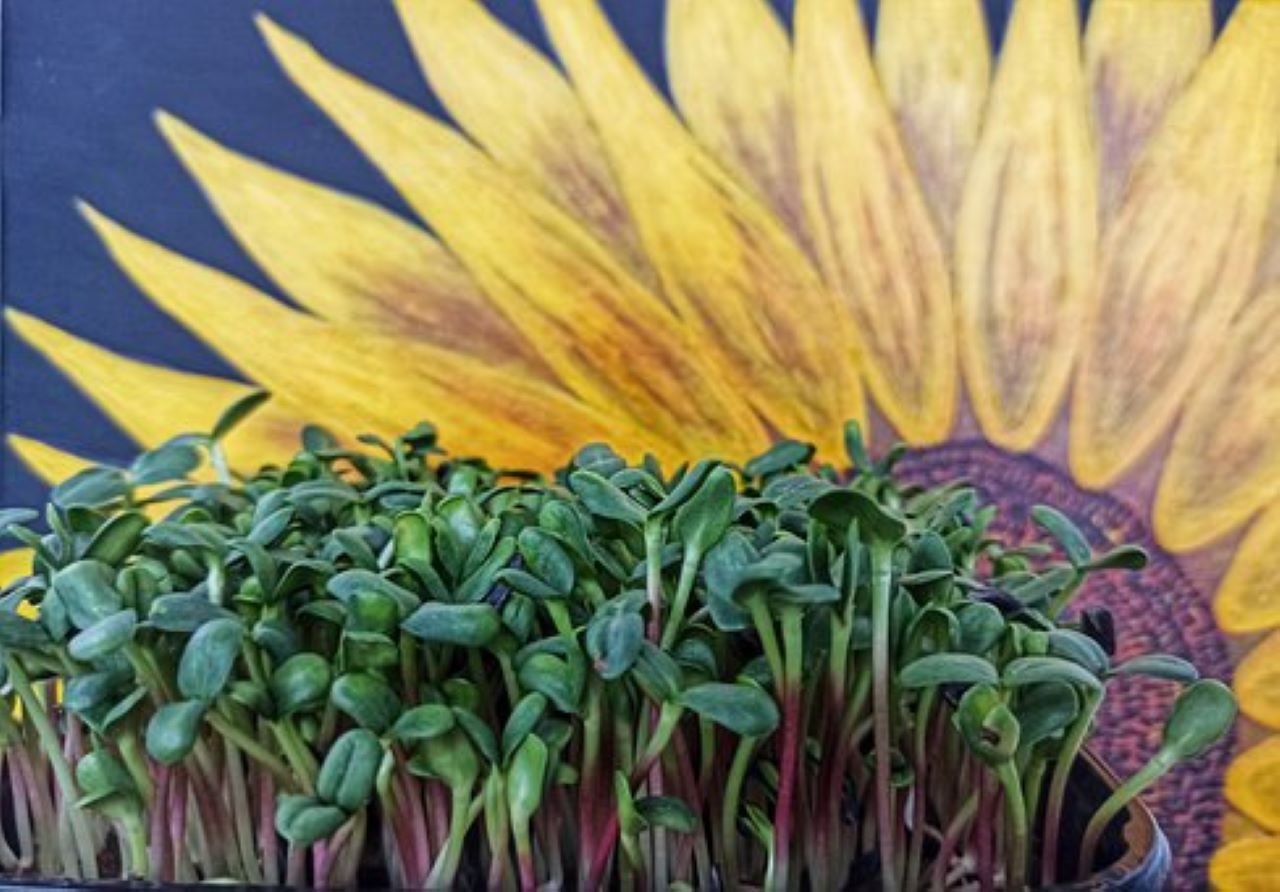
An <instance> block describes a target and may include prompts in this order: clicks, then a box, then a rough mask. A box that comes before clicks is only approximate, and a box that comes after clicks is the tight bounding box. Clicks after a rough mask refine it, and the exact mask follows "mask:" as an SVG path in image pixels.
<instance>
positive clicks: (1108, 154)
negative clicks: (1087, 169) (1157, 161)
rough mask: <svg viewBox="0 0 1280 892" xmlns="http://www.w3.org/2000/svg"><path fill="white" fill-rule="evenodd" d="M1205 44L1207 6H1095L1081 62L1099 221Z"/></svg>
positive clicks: (1142, 0)
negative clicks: (1093, 137) (1093, 136)
mask: <svg viewBox="0 0 1280 892" xmlns="http://www.w3.org/2000/svg"><path fill="white" fill-rule="evenodd" d="M1211 43H1213V8H1212V2H1211V0H1173V2H1161V3H1152V2H1151V0H1096V2H1095V3H1094V4H1093V7H1092V9H1091V10H1090V12H1089V25H1088V27H1087V28H1086V29H1085V36H1084V55H1085V68H1086V70H1087V71H1088V76H1089V91H1090V93H1091V95H1092V98H1093V117H1094V124H1095V128H1096V131H1097V134H1098V144H1099V145H1098V149H1099V156H1100V159H1101V166H1102V211H1103V214H1104V215H1109V214H1110V213H1111V211H1112V210H1114V208H1115V207H1116V205H1117V204H1118V203H1119V200H1120V195H1121V193H1122V192H1123V191H1124V186H1125V183H1126V182H1127V181H1128V179H1129V171H1130V170H1131V169H1132V167H1133V162H1134V160H1135V159H1136V158H1137V157H1138V153H1139V151H1140V150H1141V149H1142V147H1143V146H1145V145H1146V143H1147V138H1148V137H1149V136H1150V135H1151V132H1152V130H1153V129H1155V126H1156V125H1157V124H1158V123H1159V122H1160V119H1161V118H1162V117H1164V113H1165V109H1167V108H1168V106H1169V103H1170V102H1171V101H1172V100H1173V99H1174V97H1176V96H1177V95H1178V94H1179V93H1181V92H1182V88H1183V87H1184V86H1185V85H1186V83H1187V81H1189V80H1190V79H1191V76H1192V75H1193V74H1194V73H1195V70H1196V68H1197V66H1199V64H1200V60H1201V59H1203V58H1204V55H1205V53H1207V52H1208V51H1209V45H1210V44H1211Z"/></svg>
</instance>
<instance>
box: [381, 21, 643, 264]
mask: <svg viewBox="0 0 1280 892" xmlns="http://www.w3.org/2000/svg"><path fill="white" fill-rule="evenodd" d="M396 9H397V10H398V11H399V13H400V19H401V21H403V22H404V27H405V31H406V32H407V33H408V35H409V41H410V43H412V44H413V49H414V52H415V53H416V54H417V56H418V60H419V62H420V63H421V65H422V68H423V70H424V71H425V73H426V76H427V80H428V81H430V83H431V88H432V90H434V91H435V94H436V95H437V96H438V97H440V100H441V102H443V103H444V105H445V107H446V108H448V110H449V113H450V114H451V115H452V116H453V118H454V120H456V121H457V122H458V123H459V124H460V125H462V127H463V128H464V129H465V130H466V131H467V133H469V134H470V135H471V136H472V137H473V138H474V139H475V140H476V142H478V143H479V144H480V145H482V146H484V147H485V149H487V150H488V151H489V153H490V154H492V155H493V157H494V158H496V159H497V160H498V161H499V162H500V163H502V164H503V165H505V166H506V167H508V168H509V169H511V170H513V171H517V172H518V173H520V174H521V175H523V176H525V177H527V178H528V179H529V181H530V182H531V183H533V184H534V185H535V186H536V187H537V188H538V189H540V190H541V191H542V192H543V193H544V194H545V195H547V196H548V197H549V198H551V199H552V200H553V201H555V202H556V203H557V204H559V205H560V206H561V207H563V208H564V209H565V210H567V211H568V212H569V213H570V214H572V215H573V217H574V218H575V219H576V220H578V221H579V222H580V223H583V224H585V225H586V226H587V227H588V228H590V229H591V230H592V231H593V232H594V233H596V234H597V235H598V236H599V237H600V238H601V239H602V240H603V241H604V242H605V244H607V245H608V246H609V247H610V248H611V249H613V251H614V253H615V254H616V255H617V256H618V257H619V258H621V259H623V260H624V261H626V263H627V264H628V265H629V266H630V268H631V269H632V271H633V272H636V273H638V274H639V275H640V276H641V278H644V279H648V278H649V277H650V276H651V270H650V268H649V263H648V260H647V259H646V258H645V256H644V252H643V251H642V250H641V248H640V243H639V238H638V237H637V235H636V231H635V226H634V224H633V223H632V221H631V215H630V212H629V211H628V210H627V206H626V204H625V203H624V202H623V200H622V195H621V193H620V191H619V189H618V185H617V183H616V182H615V180H614V178H613V174H612V173H611V172H610V170H609V164H608V161H607V160H606V158H605V154H604V149H603V147H602V146H601V145H600V139H599V137H598V136H597V135H596V133H595V131H594V130H593V129H592V127H591V123H590V121H589V120H588V118H587V114H586V112H585V111H584V110H583V108H582V103H581V102H579V101H578V97H577V96H575V95H574V93H573V89H572V88H571V87H570V86H569V84H568V83H567V82H566V81H565V79H564V76H563V75H562V74H560V72H559V71H557V70H556V67H555V66H554V65H553V64H552V63H551V62H550V61H549V60H547V59H546V58H544V57H543V56H542V55H541V54H540V53H539V52H538V51H537V50H535V49H534V48H533V47H531V46H530V45H529V44H528V43H526V42H525V41H524V40H523V39H522V38H521V37H519V36H517V35H516V34H513V33H512V32H511V31H510V30H509V29H508V28H506V27H505V26H504V25H502V24H501V23H500V22H499V21H498V20H497V19H496V18H494V17H493V15H491V14H490V13H489V12H488V11H486V10H485V8H484V4H483V3H481V2H479V0H431V2H427V3H424V2H422V0H396Z"/></svg>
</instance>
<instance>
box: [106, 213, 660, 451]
mask: <svg viewBox="0 0 1280 892" xmlns="http://www.w3.org/2000/svg"><path fill="white" fill-rule="evenodd" d="M90 220H91V222H92V223H93V226H94V228H95V229H96V230H97V232H98V234H99V236H100V237H101V238H102V239H103V241H104V242H105V243H106V245H107V248H108V250H109V251H110V252H111V254H112V256H113V257H114V258H115V260H116V262H117V263H118V264H119V265H120V266H121V267H122V268H123V269H124V270H125V272H126V273H128V275H129V276H130V278H132V279H133V280H134V282H135V283H136V284H137V285H138V287H139V288H141V289H142V290H143V291H144V292H145V293H146V294H147V295H148V296H149V297H150V298H151V299H152V300H153V301H154V302H155V303H156V304H157V305H158V306H159V307H161V309H163V310H165V311H166V312H167V313H169V314H170V315H172V316H174V317H175V318H176V319H177V320H178V321H179V322H181V323H182V324H184V325H185V326H187V327H188V328H189V329H191V331H193V332H194V333H195V334H197V335H199V336H200V337H201V338H202V339H203V340H204V341H205V342H206V343H208V344H210V346H212V347H213V348H214V349H215V350H217V351H218V352H219V353H221V354H222V355H223V356H224V357H226V358H227V360H228V361H229V362H231V363H233V364H234V365H236V366H237V367H238V368H239V369H240V370H241V371H243V372H244V373H245V374H246V375H248V376H249V377H251V378H252V379H253V380H255V381H258V382H260V383H261V384H262V385H263V386H265V387H266V388H268V389H269V390H271V391H272V392H273V393H274V394H276V395H277V396H278V397H279V398H280V399H281V400H282V401H283V402H284V403H285V404H286V405H290V406H305V407H306V412H307V414H308V416H309V417H311V418H313V419H314V420H316V421H318V422H319V423H321V424H325V425H329V426H331V427H332V428H334V429H335V430H339V431H373V432H376V433H382V434H392V433H397V432H399V431H402V430H404V429H405V428H406V427H408V426H409V425H410V424H412V423H414V422H416V421H417V420H419V419H421V418H423V417H428V418H430V419H431V420H433V421H435V422H436V423H438V424H439V425H440V426H441V428H442V429H443V430H444V431H445V435H446V437H447V438H448V440H447V442H449V443H452V444H454V446H455V448H460V449H463V450H466V451H468V452H470V451H472V450H474V451H477V452H480V453H483V454H486V455H492V456H493V458H494V460H495V461H497V462H498V463H500V464H506V465H518V466H522V467H536V468H549V467H554V466H557V465H558V464H560V463H562V462H563V461H564V460H565V459H566V458H567V457H568V454H569V450H570V449H571V448H572V445H573V444H575V443H578V442H582V441H583V440H587V439H599V438H602V437H607V438H609V439H611V440H613V441H614V442H616V443H618V444H619V445H620V446H621V447H622V448H624V449H628V450H631V451H634V450H636V449H637V448H639V447H640V446H641V445H643V444H642V441H641V439H640V435H639V434H638V433H636V432H635V430H634V429H633V428H631V427H630V426H629V425H628V424H627V423H626V422H623V421H620V420H618V419H617V418H616V416H613V415H611V414H610V413H607V412H603V411H600V410H598V409H593V408H589V407H586V406H584V405H582V404H581V403H579V402H577V401H576V400H574V399H572V398H571V397H569V396H567V395H565V394H564V393H563V391H560V390H558V389H556V388H553V387H551V386H548V385H546V384H543V383H541V382H538V381H534V380H531V379H529V378H528V377H527V376H524V375H520V374H517V373H513V372H510V371H506V370H501V369H496V368H493V367H492V366H489V365H488V364H487V363H485V362H483V361H481V360H476V359H473V358H471V357H468V356H464V355H462V354H458V353H452V352H450V351H446V350H442V349H440V348H437V347H432V346H430V345H427V344H421V343H414V342H407V341H401V340H397V339H393V338H387V337H384V336H382V335H376V334H372V333H366V332H356V331H351V330H348V329H343V328H341V327H338V326H334V325H331V324H328V323H325V322H323V321H321V320H319V319H316V318H314V317H311V316H307V315H305V314H302V313H299V312H297V311H294V310H291V309H289V308H288V307H286V306H285V305H284V304H282V303H280V302H279V301H276V300H274V299H273V298H271V297H268V296H267V295H265V294H262V293H261V292H259V291H256V290H255V289H253V288H251V287H250V286H248V285H246V284H245V283H243V282H241V281H239V280H237V279H235V278H233V277H232V276H229V275H227V274H226V273H223V272H220V271H218V270H215V269H212V268H210V267H206V266H203V265H201V264H198V263H196V262H194V261H192V260H189V259H187V258H185V257H182V256H181V255H179V254H175V253H173V252H171V251H169V250H167V249H165V248H162V247H160V246H159V245H157V244H155V243H154V242H150V241H147V240H146V239H143V238H141V237H139V236H137V235H135V234H133V233H131V232H129V231H128V230H126V229H124V228H123V227H121V226H119V225H118V224H116V223H114V222H112V221H110V220H108V219H107V218H105V217H103V216H101V215H99V214H96V213H93V214H91V215H90ZM664 445H665V444H661V443H658V444H654V446H655V448H658V449H661V448H662V447H663V446H664ZM664 451H666V452H667V454H668V455H669V454H670V451H669V450H664Z"/></svg>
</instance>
